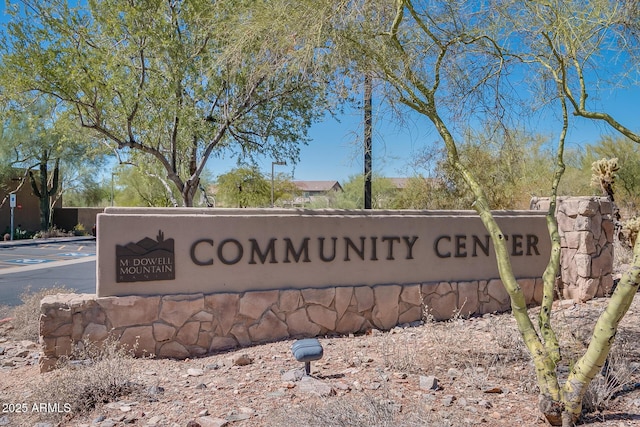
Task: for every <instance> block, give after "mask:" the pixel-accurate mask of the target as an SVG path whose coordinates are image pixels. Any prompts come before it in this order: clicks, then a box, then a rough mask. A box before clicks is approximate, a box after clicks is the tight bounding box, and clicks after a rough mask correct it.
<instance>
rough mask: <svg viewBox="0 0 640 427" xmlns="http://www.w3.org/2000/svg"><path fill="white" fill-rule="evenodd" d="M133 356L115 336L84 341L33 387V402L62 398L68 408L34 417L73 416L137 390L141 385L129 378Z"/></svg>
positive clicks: (52, 419) (61, 400)
mask: <svg viewBox="0 0 640 427" xmlns="http://www.w3.org/2000/svg"><path fill="white" fill-rule="evenodd" d="M133 360H134V358H133V355H132V353H131V351H129V350H126V349H123V348H121V347H120V346H118V343H117V341H116V340H115V339H107V340H105V341H103V342H101V343H94V342H90V341H83V342H81V343H80V345H77V346H76V348H75V351H74V353H73V354H72V355H71V356H70V357H68V358H64V359H61V360H60V361H59V364H58V367H57V369H55V370H53V371H52V372H50V373H48V374H46V375H44V376H43V378H42V380H41V381H40V382H39V383H38V384H35V385H34V387H33V391H32V392H33V394H32V400H33V401H34V402H59V403H60V405H61V407H63V408H65V410H64V411H61V412H60V413H55V414H40V415H37V414H36V415H35V417H36V418H38V419H40V420H42V419H46V420H47V421H60V420H61V419H62V418H72V417H75V416H77V415H83V414H86V413H88V412H90V411H91V410H92V409H93V408H95V407H96V406H97V405H99V404H102V403H108V402H112V401H116V400H118V399H119V398H120V397H122V396H125V395H128V394H130V393H131V392H133V391H135V390H137V389H138V386H137V385H135V384H133V383H132V382H131V381H130V379H131V377H132V375H133Z"/></svg>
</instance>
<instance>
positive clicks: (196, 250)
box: [97, 208, 550, 297]
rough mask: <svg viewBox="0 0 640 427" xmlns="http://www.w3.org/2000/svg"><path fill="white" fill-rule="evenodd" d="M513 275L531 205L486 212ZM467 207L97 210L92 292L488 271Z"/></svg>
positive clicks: (526, 252)
mask: <svg viewBox="0 0 640 427" xmlns="http://www.w3.org/2000/svg"><path fill="white" fill-rule="evenodd" d="M496 217H497V220H498V222H499V224H500V225H501V227H502V229H503V231H504V233H505V237H506V239H507V243H508V247H509V251H510V254H511V258H512V262H513V268H514V271H515V272H516V276H517V277H523V278H525V277H526V278H529V277H539V276H540V274H541V272H542V271H543V270H544V267H545V265H546V263H547V262H548V259H549V251H550V243H549V237H548V233H547V229H546V223H545V218H544V215H543V214H542V213H540V212H504V213H496ZM497 277H498V272H497V267H496V261H495V255H494V251H493V244H492V242H491V239H490V237H489V234H488V233H487V232H486V230H485V229H484V227H483V225H482V223H481V222H480V219H479V218H478V216H477V214H476V213H475V212H468V211H456V212H446V211H445V212H443V211H438V212H426V211H401V212H398V211H336V210H320V211H317V210H314V211H305V210H274V209H263V210H252V209H235V210H224V209H161V208H160V209H138V208H130V209H127V208H107V209H106V210H105V213H103V214H100V215H99V216H98V266H97V280H98V284H97V294H98V297H106V296H126V295H170V294H189V293H198V292H201V293H205V294H211V293H221V292H246V291H264V290H271V289H305V288H326V287H330V286H362V285H367V286H376V285H384V284H410V283H425V282H442V281H447V282H452V281H467V280H473V279H477V278H486V279H491V278H497Z"/></svg>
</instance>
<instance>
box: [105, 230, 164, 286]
mask: <svg viewBox="0 0 640 427" xmlns="http://www.w3.org/2000/svg"><path fill="white" fill-rule="evenodd" d="M175 278H176V266H175V255H174V240H173V239H165V238H164V233H163V232H162V230H158V236H157V237H156V240H153V239H151V238H149V237H145V238H144V239H142V240H140V241H138V242H135V243H133V242H131V243H127V244H126V245H116V282H149V281H155V280H175Z"/></svg>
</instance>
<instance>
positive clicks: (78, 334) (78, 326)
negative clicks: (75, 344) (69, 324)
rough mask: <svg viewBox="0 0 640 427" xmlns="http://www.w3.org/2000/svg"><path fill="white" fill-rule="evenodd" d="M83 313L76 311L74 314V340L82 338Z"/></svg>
mask: <svg viewBox="0 0 640 427" xmlns="http://www.w3.org/2000/svg"><path fill="white" fill-rule="evenodd" d="M82 319H83V316H82V313H75V314H74V315H73V328H72V329H71V339H72V340H74V341H80V340H81V339H82V333H83V332H84V326H85V325H83V323H82Z"/></svg>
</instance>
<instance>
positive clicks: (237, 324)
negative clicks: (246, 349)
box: [40, 198, 613, 370]
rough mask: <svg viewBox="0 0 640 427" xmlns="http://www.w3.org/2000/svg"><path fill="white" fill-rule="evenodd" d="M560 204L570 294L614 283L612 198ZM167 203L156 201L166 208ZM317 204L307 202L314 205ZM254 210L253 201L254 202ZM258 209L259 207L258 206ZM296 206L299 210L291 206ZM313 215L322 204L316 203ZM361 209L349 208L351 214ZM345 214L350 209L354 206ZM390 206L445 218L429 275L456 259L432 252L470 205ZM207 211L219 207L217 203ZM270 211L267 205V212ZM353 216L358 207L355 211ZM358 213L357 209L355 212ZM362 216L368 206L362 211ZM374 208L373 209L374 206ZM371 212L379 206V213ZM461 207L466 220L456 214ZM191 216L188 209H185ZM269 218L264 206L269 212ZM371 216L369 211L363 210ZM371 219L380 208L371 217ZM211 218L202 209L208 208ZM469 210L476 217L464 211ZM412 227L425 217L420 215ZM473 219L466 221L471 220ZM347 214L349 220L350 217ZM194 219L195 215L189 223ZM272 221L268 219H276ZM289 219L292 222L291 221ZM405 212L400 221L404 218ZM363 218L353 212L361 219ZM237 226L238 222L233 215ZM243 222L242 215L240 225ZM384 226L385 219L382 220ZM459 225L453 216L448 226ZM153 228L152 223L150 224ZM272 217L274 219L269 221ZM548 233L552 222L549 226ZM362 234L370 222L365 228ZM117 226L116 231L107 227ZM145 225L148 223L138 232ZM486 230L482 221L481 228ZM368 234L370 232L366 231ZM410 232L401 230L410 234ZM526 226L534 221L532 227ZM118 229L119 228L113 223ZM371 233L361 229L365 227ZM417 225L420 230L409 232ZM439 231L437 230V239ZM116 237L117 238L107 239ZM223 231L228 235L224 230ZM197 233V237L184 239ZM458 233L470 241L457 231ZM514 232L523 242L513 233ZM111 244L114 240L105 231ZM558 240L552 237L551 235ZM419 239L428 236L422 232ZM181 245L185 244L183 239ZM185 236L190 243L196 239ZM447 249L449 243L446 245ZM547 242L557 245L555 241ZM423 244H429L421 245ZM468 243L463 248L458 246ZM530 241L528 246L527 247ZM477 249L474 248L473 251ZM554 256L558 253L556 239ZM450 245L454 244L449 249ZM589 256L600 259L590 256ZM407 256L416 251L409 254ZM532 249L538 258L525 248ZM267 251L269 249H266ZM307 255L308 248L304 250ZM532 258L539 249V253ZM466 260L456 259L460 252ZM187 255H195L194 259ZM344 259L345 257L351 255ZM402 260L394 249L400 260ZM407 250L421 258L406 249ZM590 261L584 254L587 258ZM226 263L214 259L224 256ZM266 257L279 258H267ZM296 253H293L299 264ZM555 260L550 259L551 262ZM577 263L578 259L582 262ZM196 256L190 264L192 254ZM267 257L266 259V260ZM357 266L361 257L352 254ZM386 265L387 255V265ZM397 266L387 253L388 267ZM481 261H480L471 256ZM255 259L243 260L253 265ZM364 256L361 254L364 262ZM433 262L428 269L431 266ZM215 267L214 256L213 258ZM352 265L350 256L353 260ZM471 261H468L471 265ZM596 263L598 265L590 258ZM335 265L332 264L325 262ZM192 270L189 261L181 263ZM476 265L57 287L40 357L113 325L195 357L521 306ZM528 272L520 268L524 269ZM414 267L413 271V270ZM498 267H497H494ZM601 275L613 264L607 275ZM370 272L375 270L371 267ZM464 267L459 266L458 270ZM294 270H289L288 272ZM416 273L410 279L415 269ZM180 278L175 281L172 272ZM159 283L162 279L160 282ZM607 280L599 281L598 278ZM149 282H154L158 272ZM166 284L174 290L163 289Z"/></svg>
mask: <svg viewBox="0 0 640 427" xmlns="http://www.w3.org/2000/svg"><path fill="white" fill-rule="evenodd" d="M545 203H547V205H546V206H548V201H546V202H545V201H544V200H540V199H536V200H535V201H534V202H532V206H533V207H534V208H535V209H538V210H544V209H545V208H544V206H545ZM558 211H559V224H560V226H561V227H562V231H561V235H562V246H563V249H562V250H563V253H562V262H563V264H562V281H560V280H559V284H560V285H561V286H562V289H563V292H564V295H565V296H567V297H569V298H577V299H582V298H586V297H587V296H588V295H590V294H593V295H600V294H606V293H607V292H609V291H610V289H611V285H610V284H611V283H612V281H610V280H609V277H610V276H611V271H612V266H611V263H612V259H613V257H612V253H613V252H612V243H611V242H612V239H613V233H612V230H613V227H612V222H611V218H610V213H611V210H610V204H608V202H607V200H606V199H602V198H578V199H563V200H562V201H561V204H560V207H559V209H558ZM123 212H124V211H123V210H114V211H110V212H109V210H107V214H109V213H111V214H112V215H122V214H123ZM126 212H127V215H131V217H126V218H124V219H130V218H132V217H133V216H134V215H139V214H141V213H143V211H142V210H140V211H138V210H135V209H134V210H128V211H126ZM158 212H159V211H156V212H154V214H155V215H157V214H158ZM194 212H201V211H200V210H198V209H196V210H193V209H191V210H184V209H177V210H174V211H173V213H174V216H175V215H193V213H194ZM305 212H306V211H305ZM220 213H221V214H222V215H225V214H226V215H227V217H228V216H232V215H240V216H244V215H242V213H240V212H227V211H220ZM244 213H245V214H246V213H247V212H246V211H245V212H244ZM254 213H255V212H254ZM269 213H270V214H272V215H284V214H285V212H279V211H277V210H270V211H269ZM288 213H289V214H290V213H291V212H290V211H289V212H288ZM307 213H308V216H310V217H313V216H314V214H312V213H311V212H307ZM323 213H325V214H326V212H317V213H316V214H315V215H316V216H320V217H321V216H322V214H323ZM351 213H352V212H349V214H351ZM343 214H344V212H343ZM377 214H379V215H387V216H391V217H396V220H398V219H403V218H404V219H405V220H406V219H407V218H411V217H414V218H413V219H411V221H420V220H425V221H428V217H429V216H433V217H435V220H436V222H435V224H437V225H438V227H430V229H431V231H435V232H436V233H435V234H433V235H432V237H431V238H428V237H425V236H427V235H425V234H420V236H421V237H420V238H422V237H424V239H423V240H424V241H426V242H428V244H426V245H424V246H422V255H424V257H423V258H420V259H419V262H418V265H420V266H422V270H421V271H422V272H423V274H424V275H425V276H427V275H428V274H431V271H429V270H430V269H432V268H435V269H437V268H438V263H440V264H441V263H442V262H444V261H447V260H448V258H440V257H438V256H435V262H436V264H435V265H436V266H435V267H431V265H432V264H429V259H428V258H430V257H433V254H434V251H436V248H435V247H434V242H435V241H437V239H438V238H439V237H440V236H449V235H451V236H453V239H452V241H454V242H455V241H456V238H455V236H463V235H466V234H461V233H456V232H455V227H454V230H453V231H451V232H450V231H449V229H447V228H444V224H445V223H446V222H450V223H455V222H456V221H458V220H460V218H461V217H464V216H465V215H464V214H463V215H460V213H454V212H449V213H443V212H437V213H420V215H418V216H419V217H421V219H415V216H416V213H415V212H413V213H404V214H402V213H398V212H386V213H385V212H377ZM202 215H210V213H209V212H208V211H204V212H202ZM265 215H268V213H265ZM503 215H506V216H507V217H511V218H519V219H513V221H515V222H516V223H519V226H522V227H525V228H527V229H529V230H530V231H531V230H533V229H536V230H538V231H536V233H537V234H538V235H539V237H541V236H542V234H540V233H542V232H541V231H539V229H538V228H537V227H539V226H540V225H539V224H538V223H537V222H538V221H544V212H539V213H537V214H534V215H524V214H523V215H508V214H507V213H503ZM351 216H353V215H351ZM356 216H357V215H356ZM362 216H363V215H361V217H362ZM364 217H366V215H364ZM369 217H371V214H369ZM456 217H457V219H456ZM183 219H184V218H183ZM187 219H188V220H189V221H187V222H189V223H190V224H191V225H193V224H194V222H193V219H194V218H193V217H192V216H187ZM264 219H265V218H264V217H263V220H264ZM361 219H362V218H361ZM370 219H371V218H370ZM201 220H202V219H201ZM463 220H464V221H466V219H464V218H463ZM411 221H409V224H412V227H417V226H416V224H413V223H411ZM464 221H463V222H464ZM147 222H148V224H144V225H143V224H142V223H131V224H134V225H135V226H132V227H130V228H128V229H126V230H125V229H124V228H123V230H119V232H124V231H127V233H128V234H126V235H125V237H124V238H119V239H120V241H119V242H120V243H119V244H126V242H130V241H132V240H133V241H136V240H137V239H139V238H140V235H142V236H144V235H146V234H147V233H151V230H156V228H157V227H156V225H157V224H155V223H153V222H152V221H149V220H148V221H147ZM347 222H348V221H347ZM99 223H100V224H101V226H100V227H99V237H98V242H100V240H101V239H104V236H105V234H102V233H105V231H104V229H103V228H102V226H104V225H105V224H106V223H102V222H99ZM182 223H184V221H183V222H182ZM182 223H181V222H176V223H175V224H174V227H173V228H167V230H171V232H172V233H174V234H173V235H174V236H175V237H176V238H178V237H179V236H184V235H185V233H183V231H184V230H185V229H186V228H185V227H186V226H183V225H179V224H182ZM270 223H271V221H268V222H266V223H265V222H263V224H270ZM285 223H286V222H285ZM403 223H405V222H404V221H400V222H399V224H403ZM354 224H357V222H352V223H350V228H351V229H353V226H354ZM227 225H228V224H227ZM236 225H237V224H236ZM374 225H375V224H374ZM451 226H452V225H451V224H449V227H451ZM145 227H147V228H145ZM263 227H264V228H267V229H269V230H270V231H271V232H273V229H270V228H269V227H268V226H267V225H263ZM543 228H544V230H545V232H546V226H545V227H543ZM517 229H518V227H516V228H515V229H514V230H512V234H511V235H518V234H519V232H517ZM204 230H205V232H207V233H212V232H221V233H223V236H224V235H225V234H224V233H234V232H235V230H234V229H233V228H231V229H229V228H224V227H221V228H209V227H206V228H205V229H204ZM355 230H356V231H357V232H358V233H359V232H360V231H361V230H362V229H361V228H359V227H356V228H355ZM374 230H377V231H371V232H372V233H374V235H375V233H376V232H380V231H384V230H383V229H381V228H374ZM421 231H422V230H421V229H413V232H414V233H420V232H421ZM108 232H109V233H111V230H109V231H108ZM136 233H137V234H136ZM474 233H476V234H479V233H480V231H474ZM365 234H366V233H365ZM405 234H407V233H400V235H405ZM522 234H523V235H526V232H522ZM109 235H111V234H109ZM358 235H360V234H358ZM408 235H414V234H408ZM433 236H435V240H434V238H433ZM220 237H221V236H217V237H214V238H212V240H214V242H217V241H219V239H220ZM105 240H106V239H105ZM223 240H224V237H223ZM185 241H186V242H189V241H192V240H191V237H188V238H187V239H185ZM458 242H459V243H461V242H463V240H462V239H458ZM514 242H515V243H514ZM518 242H522V240H518V239H515V240H514V239H513V238H512V240H511V244H512V251H515V252H516V253H520V250H521V249H522V248H521V247H520V246H518V244H517V243H518ZM103 243H104V241H103ZM547 243H548V242H547ZM416 244H417V243H416ZM115 245H116V243H114V242H113V241H110V243H109V244H108V245H107V246H104V244H103V245H100V244H99V249H98V260H99V264H98V265H99V266H98V276H100V268H101V267H100V266H103V267H102V268H106V269H108V270H110V271H111V273H110V274H111V275H112V277H115V274H116V263H115V253H114V252H115V248H114V246H115ZM176 246H178V245H177V243H176ZM189 246H190V245H189V244H188V243H185V246H184V247H185V248H187V252H188V248H189ZM441 249H442V248H441ZM547 249H548V247H547ZM415 250H416V252H415V254H416V255H418V254H420V253H421V252H419V251H418V247H417V246H416V248H415ZM465 250H466V251H469V247H466V246H465V247H461V246H460V245H458V246H457V249H454V251H453V253H452V255H454V254H456V253H458V255H460V254H462V252H464V251H465ZM456 251H457V252H456ZM525 252H526V249H525ZM470 253H471V252H468V253H467V254H470ZM544 253H545V257H548V250H547V251H546V252H544ZM440 254H441V255H443V251H440ZM585 255H586V256H588V257H590V259H591V260H590V261H588V260H586V257H585ZM102 257H107V258H108V259H110V260H111V261H109V262H108V263H107V267H104V263H102V262H101V260H102V259H103V258H102ZM405 258H406V256H405ZM451 258H453V259H452V260H450V261H455V262H457V263H458V266H460V268H459V270H461V271H466V270H465V269H464V268H463V267H464V266H465V264H468V263H469V262H470V261H473V257H470V256H467V257H462V256H459V257H455V256H452V257H451ZM522 258H523V259H524V260H527V258H525V257H524V256H523V257H522ZM178 259H179V256H178V255H176V257H175V265H176V266H179V263H178ZM266 259H268V257H265V260H266ZM300 259H302V257H301V258H300ZM529 259H531V257H529ZM456 260H457V261H456ZM187 261H188V260H187ZM343 261H344V258H343ZM389 261H391V260H389ZM404 261H412V260H407V259H404ZM482 261H483V262H484V263H493V264H495V261H489V260H487V259H486V258H482ZM359 262H360V263H361V264H360V266H362V265H366V266H368V267H370V266H371V265H376V264H375V263H374V264H371V263H369V264H367V263H366V262H365V261H364V260H359ZM579 263H581V264H579ZM217 264H220V263H214V264H213V265H214V266H217ZM265 264H269V263H268V262H265ZM292 264H293V263H292ZM544 264H545V265H546V262H545V263H544ZM572 264H576V266H572ZM187 265H188V264H187ZM256 265H258V263H257V262H256ZM352 265H353V264H352ZM381 265H384V264H381ZM389 265H393V264H387V265H386V266H387V268H388V267H389ZM399 265H400V267H399V268H398V269H397V270H395V273H394V274H396V275H397V277H398V278H399V280H402V278H403V277H405V278H406V277H410V276H402V274H401V273H402V270H403V269H406V264H399ZM472 265H473V264H472ZM251 266H252V265H246V266H244V268H245V269H248V268H250V267H251ZM356 266H357V265H356ZM425 266H426V267H427V268H425ZM208 267H209V268H211V266H208ZM342 267H345V265H343V266H342ZM467 267H468V266H467ZM587 267H588V268H587ZM325 268H326V265H325ZM535 268H536V271H537V274H536V275H533V276H526V275H523V274H522V273H520V274H517V276H518V278H519V280H518V282H519V283H520V285H521V286H522V288H523V290H524V292H525V296H526V300H527V304H529V305H537V304H539V303H540V302H541V297H542V281H541V279H540V276H541V275H542V272H543V270H544V265H543V266H542V267H540V266H536V267H535ZM182 270H183V271H185V273H184V274H187V278H188V276H189V274H190V271H189V269H188V268H187V269H184V268H182ZM179 271H180V270H177V271H176V276H175V280H179V279H181V278H180V274H179ZM471 271H472V272H475V273H476V279H475V280H474V279H471V280H460V279H453V278H449V279H443V280H435V281H429V280H423V281H415V282H413V283H393V282H388V281H387V280H386V279H385V280H384V282H383V283H378V284H375V283H373V284H363V283H360V284H346V285H343V286H336V285H335V284H329V285H328V286H327V284H326V283H325V286H323V287H302V288H299V289H293V288H291V287H287V286H283V287H282V288H277V289H263V290H260V289H245V290H240V291H229V290H225V289H224V288H223V289H222V290H220V289H218V290H217V291H215V292H189V293H188V294H184V293H180V292H178V291H179V289H175V290H174V292H173V294H159V295H154V294H152V293H151V294H147V295H137V296H136V295H129V296H101V297H98V296H96V295H93V294H88V295H87V294H85V295H76V294H70V295H57V296H49V297H46V298H44V299H43V301H42V304H41V323H40V328H41V337H42V342H43V344H44V356H43V357H42V358H41V369H42V370H48V369H50V368H51V367H52V366H54V365H55V363H56V360H57V359H58V358H59V357H60V356H62V355H65V354H68V353H69V352H70V351H71V348H72V347H73V346H74V345H76V343H78V342H79V341H81V340H82V339H90V340H96V341H100V340H103V339H105V338H106V337H108V336H110V335H111V336H113V337H115V338H116V339H118V340H119V341H120V342H121V343H122V344H123V345H128V346H131V347H132V348H136V351H137V353H138V354H139V355H142V354H153V355H156V356H158V357H173V358H186V357H194V356H198V355H203V354H206V353H209V352H215V351H220V350H224V349H228V348H234V347H239V346H248V345H251V344H252V343H256V342H265V341H273V340H279V339H285V338H299V337H310V336H322V335H327V334H346V333H352V332H353V333H357V332H364V331H367V330H369V329H371V328H378V329H390V328H392V327H394V326H395V325H397V324H403V323H411V322H415V321H418V320H420V319H421V318H422V317H423V315H424V314H425V312H428V313H429V314H430V315H432V316H433V317H434V318H436V319H447V318H450V317H451V316H452V315H454V314H456V313H460V314H461V315H464V316H467V315H472V314H484V313H491V312H496V311H504V310H508V309H509V307H510V305H509V304H510V301H509V297H508V295H507V293H506V291H505V290H504V287H503V286H502V283H501V281H500V280H499V279H497V278H496V277H497V274H495V273H492V270H478V269H476V270H473V269H472V270H471ZM516 271H517V270H516ZM361 272H362V270H360V269H356V272H355V277H359V275H360V273H361ZM409 273H410V274H413V273H412V272H409ZM492 274H493V276H492ZM597 275H602V277H598V276H597ZM209 277H210V282H211V283H212V284H214V285H216V286H218V284H219V283H223V284H224V283H226V282H225V281H222V282H220V278H219V275H218V272H217V271H216V274H211V270H209ZM362 277H364V276H362ZM451 277H453V276H451ZM263 278H264V279H266V277H262V276H258V278H257V279H255V280H256V281H258V282H260V281H261V280H262V279H263ZM280 279H281V280H284V279H285V277H281V278H280ZM405 280H407V279H405ZM166 282H169V283H170V282H172V280H166ZM115 283H117V284H118V286H127V287H129V289H130V290H131V292H135V291H136V290H139V289H137V287H138V286H139V285H140V284H141V283H142V284H145V282H136V283H131V282H115ZM150 283H151V284H157V283H161V282H160V281H155V282H154V281H151V282H150ZM177 283H180V286H182V284H184V283H186V281H185V280H184V279H182V281H178V282H177ZM595 283H597V286H595ZM147 284H148V283H147ZM163 292H164V291H163Z"/></svg>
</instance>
